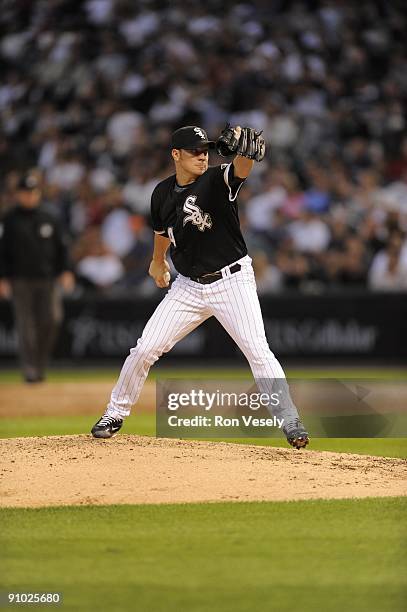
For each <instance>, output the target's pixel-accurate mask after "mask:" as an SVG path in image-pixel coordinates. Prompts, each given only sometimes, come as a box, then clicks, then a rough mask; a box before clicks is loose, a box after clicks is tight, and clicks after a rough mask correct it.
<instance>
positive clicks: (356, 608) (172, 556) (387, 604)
mask: <svg viewBox="0 0 407 612" xmlns="http://www.w3.org/2000/svg"><path fill="white" fill-rule="evenodd" d="M406 511H407V500H406V499H405V498H384V499H374V498H373V499H364V500H329V501H304V502H278V503H220V504H188V505H184V504H180V505H161V506H159V505H155V506H152V505H145V506H107V507H106V506H105V507H92V506H90V507H66V508H54V509H53V508H45V509H31V510H28V509H5V510H2V511H0V518H1V523H2V529H1V531H0V551H1V552H0V555H1V564H2V572H1V576H0V583H1V584H0V588H1V590H2V591H3V592H5V591H8V590H13V591H27V590H28V591H34V592H38V591H44V590H47V591H61V592H62V593H63V597H64V603H63V607H62V609H64V610H80V611H81V610H84V611H88V610H89V611H93V610H96V609H98V608H100V609H102V610H114V611H122V610H129V611H133V610H136V611H140V612H146V611H147V610H152V611H153V612H184V611H185V612H207V611H208V610H211V611H212V612H253V611H256V610H265V611H267V612H272V611H275V612H288V611H290V612H291V611H292V610H293V609H295V608H298V609H300V610H302V611H303V612H315V611H317V610H321V611H324V612H344V611H345V610H346V611H347V612H365V611H366V612H367V611H368V612H387V611H388V612H390V611H391V612H401V611H402V610H405V607H404V604H405V595H406V592H405V586H406V581H405V576H406V569H407V567H406V554H405V540H406V535H407V534H406V522H405V520H404V518H405V513H406ZM36 609H49V608H45V607H41V608H36Z"/></svg>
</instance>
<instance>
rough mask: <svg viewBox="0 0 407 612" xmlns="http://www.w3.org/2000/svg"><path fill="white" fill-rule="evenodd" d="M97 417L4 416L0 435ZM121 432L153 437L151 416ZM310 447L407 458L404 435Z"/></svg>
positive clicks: (81, 426)
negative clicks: (401, 436)
mask: <svg viewBox="0 0 407 612" xmlns="http://www.w3.org/2000/svg"><path fill="white" fill-rule="evenodd" d="M98 416H100V415H96V414H95V416H60V417H58V416H56V417H45V416H42V417H41V416H39V417H14V418H7V419H6V418H4V419H0V438H15V437H20V436H21V437H24V436H56V435H68V434H81V433H88V432H89V431H90V428H91V427H92V425H93V424H94V422H95V421H96V420H97V418H98ZM122 431H123V433H129V434H139V435H145V436H154V435H155V415H154V414H151V413H148V414H146V413H142V412H141V413H137V414H135V415H134V416H131V417H129V418H128V419H126V423H125V426H124V428H123V430H122ZM217 441H220V439H218V440H217ZM224 441H225V442H231V443H233V442H237V443H239V444H257V445H264V446H283V447H286V446H287V442H286V441H285V440H284V439H282V438H272V439H270V438H233V439H232V438H229V439H224ZM310 448H312V449H313V450H331V451H337V452H341V453H358V454H368V455H377V456H388V457H403V458H407V438H315V439H311V446H310Z"/></svg>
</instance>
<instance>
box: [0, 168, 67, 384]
mask: <svg viewBox="0 0 407 612" xmlns="http://www.w3.org/2000/svg"><path fill="white" fill-rule="evenodd" d="M74 282H75V281H74V276H73V274H72V272H71V271H70V269H69V263H68V253H67V247H66V244H65V242H64V239H63V236H62V233H61V230H60V228H59V226H58V222H57V220H56V219H55V218H54V217H53V216H52V215H51V214H49V213H47V212H46V211H44V210H43V209H42V207H41V191H40V188H39V183H38V179H37V177H36V176H35V175H34V174H26V175H24V176H23V177H22V178H21V179H20V181H19V183H18V186H17V192H16V206H14V207H13V208H12V209H11V210H9V211H8V212H7V213H6V215H5V216H4V218H3V219H2V220H1V221H0V297H5V298H7V297H10V296H11V298H12V301H13V306H14V315H15V321H16V327H17V331H18V337H19V347H20V359H21V366H22V371H23V375H24V379H25V380H26V382H28V383H35V382H40V381H42V380H44V377H45V368H46V365H47V362H48V359H49V357H50V354H51V351H52V348H53V345H54V341H55V339H56V334H57V331H58V327H59V324H60V323H61V320H62V303H61V295H60V287H58V284H60V285H61V286H62V289H64V290H65V291H66V292H69V291H72V290H73V288H74Z"/></svg>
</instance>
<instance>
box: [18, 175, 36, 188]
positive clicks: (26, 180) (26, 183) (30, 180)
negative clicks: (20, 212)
mask: <svg viewBox="0 0 407 612" xmlns="http://www.w3.org/2000/svg"><path fill="white" fill-rule="evenodd" d="M38 187H39V183H38V179H37V177H36V176H35V175H34V174H23V176H22V177H20V179H19V181H18V183H17V189H18V190H19V191H33V190H34V189H38Z"/></svg>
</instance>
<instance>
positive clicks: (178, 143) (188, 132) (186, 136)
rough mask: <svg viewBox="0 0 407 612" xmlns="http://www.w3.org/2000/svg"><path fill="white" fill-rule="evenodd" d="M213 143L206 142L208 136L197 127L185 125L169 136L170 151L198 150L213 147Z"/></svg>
mask: <svg viewBox="0 0 407 612" xmlns="http://www.w3.org/2000/svg"><path fill="white" fill-rule="evenodd" d="M214 145H215V142H214V141H213V140H208V134H207V133H206V132H205V130H204V129H203V128H200V127H198V126H197V125H186V126H185V127H182V128H179V129H178V130H175V132H173V134H172V136H171V149H187V150H188V149H189V150H192V149H200V148H202V147H213V146H214Z"/></svg>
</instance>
